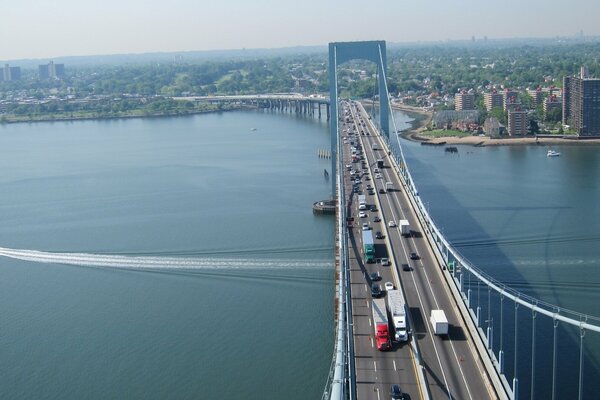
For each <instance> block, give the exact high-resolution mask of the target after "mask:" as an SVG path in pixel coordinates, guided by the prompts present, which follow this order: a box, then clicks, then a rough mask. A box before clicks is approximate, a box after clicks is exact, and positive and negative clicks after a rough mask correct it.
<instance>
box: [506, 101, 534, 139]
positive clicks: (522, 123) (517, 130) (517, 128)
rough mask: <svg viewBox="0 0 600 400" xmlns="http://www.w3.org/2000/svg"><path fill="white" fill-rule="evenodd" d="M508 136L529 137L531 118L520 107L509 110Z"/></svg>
mask: <svg viewBox="0 0 600 400" xmlns="http://www.w3.org/2000/svg"><path fill="white" fill-rule="evenodd" d="M507 119H508V127H507V128H508V129H507V130H508V134H509V135H510V136H523V135H527V132H528V131H529V117H528V116H527V111H523V110H521V109H520V107H515V109H509V110H508V118H507Z"/></svg>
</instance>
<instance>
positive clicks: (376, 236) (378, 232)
mask: <svg viewBox="0 0 600 400" xmlns="http://www.w3.org/2000/svg"><path fill="white" fill-rule="evenodd" d="M375 239H383V234H382V233H381V231H377V232H375Z"/></svg>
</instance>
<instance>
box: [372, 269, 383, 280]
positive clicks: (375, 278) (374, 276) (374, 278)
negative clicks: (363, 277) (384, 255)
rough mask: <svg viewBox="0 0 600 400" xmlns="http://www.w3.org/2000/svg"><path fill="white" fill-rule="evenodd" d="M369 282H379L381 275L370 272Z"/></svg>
mask: <svg viewBox="0 0 600 400" xmlns="http://www.w3.org/2000/svg"><path fill="white" fill-rule="evenodd" d="M371 280H372V281H373V282H376V281H380V280H381V275H380V274H379V271H375V272H372V273H371Z"/></svg>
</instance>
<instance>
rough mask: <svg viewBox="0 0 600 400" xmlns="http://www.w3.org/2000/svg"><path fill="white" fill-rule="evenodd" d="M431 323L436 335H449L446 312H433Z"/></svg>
mask: <svg viewBox="0 0 600 400" xmlns="http://www.w3.org/2000/svg"><path fill="white" fill-rule="evenodd" d="M429 322H431V327H432V329H433V334H434V335H447V334H448V319H447V318H446V314H445V313H444V310H431V316H430V317H429Z"/></svg>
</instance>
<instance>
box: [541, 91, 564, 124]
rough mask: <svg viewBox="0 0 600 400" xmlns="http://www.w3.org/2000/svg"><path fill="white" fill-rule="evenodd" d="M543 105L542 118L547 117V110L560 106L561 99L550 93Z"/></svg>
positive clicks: (559, 107)
mask: <svg viewBox="0 0 600 400" xmlns="http://www.w3.org/2000/svg"><path fill="white" fill-rule="evenodd" d="M543 107H544V118H548V112H550V111H552V110H555V109H561V108H562V101H561V100H560V99H559V98H558V97H557V96H556V95H555V94H552V95H550V96H548V97H547V98H546V99H545V100H544V103H543Z"/></svg>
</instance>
